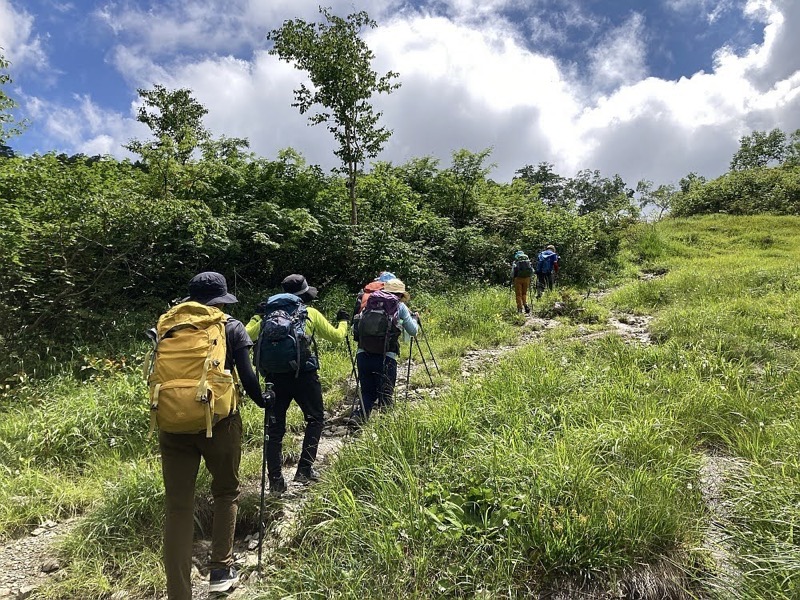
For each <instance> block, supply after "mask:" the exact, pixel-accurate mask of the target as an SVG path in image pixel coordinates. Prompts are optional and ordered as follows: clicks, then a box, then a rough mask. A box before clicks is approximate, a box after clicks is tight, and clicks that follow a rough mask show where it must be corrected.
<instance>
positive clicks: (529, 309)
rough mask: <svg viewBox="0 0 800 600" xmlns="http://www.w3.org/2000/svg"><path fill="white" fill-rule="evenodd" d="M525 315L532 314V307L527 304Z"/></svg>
mask: <svg viewBox="0 0 800 600" xmlns="http://www.w3.org/2000/svg"><path fill="white" fill-rule="evenodd" d="M525 314H526V315H529V314H531V307H530V306H528V305H527V304H526V305H525Z"/></svg>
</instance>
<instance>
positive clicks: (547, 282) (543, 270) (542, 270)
mask: <svg viewBox="0 0 800 600" xmlns="http://www.w3.org/2000/svg"><path fill="white" fill-rule="evenodd" d="M559 258H560V257H559V256H558V254H556V247H555V246H553V245H552V244H550V245H549V246H547V247H546V248H545V249H544V250H542V251H541V252H540V253H539V256H538V258H537V260H536V299H537V300H538V299H539V298H541V297H542V292H544V288H545V287H547V289H548V290H552V289H553V286H554V285H555V276H556V273H558V260H559Z"/></svg>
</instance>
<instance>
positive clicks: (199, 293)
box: [183, 271, 239, 306]
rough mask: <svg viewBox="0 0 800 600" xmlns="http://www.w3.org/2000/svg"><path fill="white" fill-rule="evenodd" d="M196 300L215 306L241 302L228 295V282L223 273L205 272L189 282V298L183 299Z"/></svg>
mask: <svg viewBox="0 0 800 600" xmlns="http://www.w3.org/2000/svg"><path fill="white" fill-rule="evenodd" d="M183 300H184V302H185V301H187V300H194V301H195V302H199V303H200V304H205V305H207V306H213V305H215V304H236V303H237V302H239V300H238V299H237V298H236V296H234V295H233V294H229V293H228V282H227V281H225V276H224V275H222V273H217V272H215V271H204V272H203V273H198V274H197V275H195V276H194V277H192V280H191V281H190V282H189V296H188V297H186V298H184V299H183Z"/></svg>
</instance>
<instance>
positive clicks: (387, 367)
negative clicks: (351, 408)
mask: <svg viewBox="0 0 800 600" xmlns="http://www.w3.org/2000/svg"><path fill="white" fill-rule="evenodd" d="M409 298H410V296H409V293H408V292H407V291H406V286H405V284H404V283H403V282H402V281H400V280H399V279H390V280H389V281H387V282H385V284H384V286H383V289H381V290H376V291H374V292H372V293H370V295H369V298H368V299H367V301H366V303H365V305H364V309H363V310H362V311H361V312H360V313H359V314H358V315H357V316H356V318H354V319H353V338H354V339H355V340H356V341H357V342H358V352H357V353H356V364H357V365H358V379H359V381H360V383H361V398H362V400H363V407H364V408H363V410H364V411H366V414H364V413H363V412H362V409H361V407H360V406H359V407H358V408H357V409H356V411H355V412H354V413H353V415H352V417H351V424H353V425H358V424H360V423H361V422H363V421H364V420H366V419H367V418H368V417H369V415H370V413H371V412H372V409H373V408H375V407H376V406H378V407H380V406H390V405H391V404H392V401H393V397H394V386H395V383H396V381H397V359H398V358H399V356H400V336H401V334H402V333H403V332H405V334H406V335H408V336H411V337H413V336H415V335H417V331H418V323H419V317H418V316H417V315H416V314H412V313H411V312H410V311H409V310H408V307H407V306H406V304H405V303H406V302H408V300H409Z"/></svg>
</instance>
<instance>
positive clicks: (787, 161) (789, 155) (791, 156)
mask: <svg viewBox="0 0 800 600" xmlns="http://www.w3.org/2000/svg"><path fill="white" fill-rule="evenodd" d="M783 164H784V165H786V166H787V167H798V166H800V129H796V130H795V131H794V133H792V135H790V136H789V139H788V141H787V142H786V156H785V158H784V162H783Z"/></svg>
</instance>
